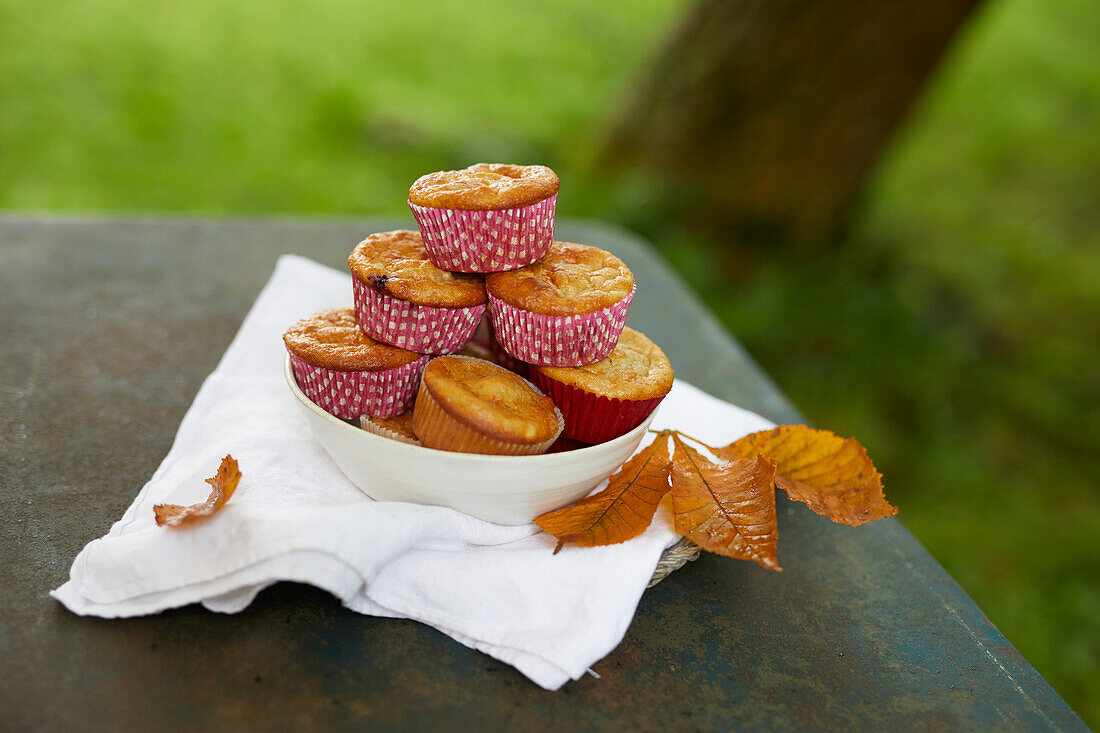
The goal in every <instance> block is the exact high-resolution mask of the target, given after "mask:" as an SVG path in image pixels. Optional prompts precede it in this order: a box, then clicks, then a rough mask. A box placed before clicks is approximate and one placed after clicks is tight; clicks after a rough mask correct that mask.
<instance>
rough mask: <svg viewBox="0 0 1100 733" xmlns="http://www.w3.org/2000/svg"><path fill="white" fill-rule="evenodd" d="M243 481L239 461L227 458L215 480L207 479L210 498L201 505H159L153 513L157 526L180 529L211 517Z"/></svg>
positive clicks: (230, 457)
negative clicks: (238, 465) (238, 483)
mask: <svg viewBox="0 0 1100 733" xmlns="http://www.w3.org/2000/svg"><path fill="white" fill-rule="evenodd" d="M240 480H241V471H240V469H239V468H238V467H237V461H235V460H234V459H233V456H226V457H225V458H223V459H222V463H221V465H220V466H218V473H217V474H215V475H214V477H213V478H208V479H206V483H208V484H210V486H211V491H210V497H209V498H208V499H207V500H206V501H204V502H202V503H200V504H192V505H191V506H180V505H179V504H157V505H156V506H154V507H153V513H154V514H155V515H156V518H157V526H158V527H163V526H164V525H168V526H169V527H180V526H183V525H185V524H191V523H193V522H197V521H199V520H201V519H204V518H206V517H209V516H210V515H212V514H214V512H216V511H218V510H219V509H221V508H222V507H223V506H225V502H226V501H228V500H229V497H231V496H233V492H234V491H235V490H236V488H237V482H239V481H240Z"/></svg>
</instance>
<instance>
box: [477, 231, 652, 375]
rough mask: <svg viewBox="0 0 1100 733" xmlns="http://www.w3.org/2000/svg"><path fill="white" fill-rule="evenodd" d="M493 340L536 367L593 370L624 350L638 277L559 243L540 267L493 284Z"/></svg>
mask: <svg viewBox="0 0 1100 733" xmlns="http://www.w3.org/2000/svg"><path fill="white" fill-rule="evenodd" d="M485 288H486V291H487V292H488V294H489V313H490V317H491V320H492V324H493V334H494V336H495V337H496V340H497V343H499V344H500V346H501V347H502V348H504V350H505V351H507V352H508V353H509V354H511V355H512V356H514V357H515V358H517V359H519V360H520V361H523V362H527V363H528V364H535V365H542V366H560V367H573V366H583V365H586V364H593V363H595V362H597V361H599V360H601V359H603V358H604V357H606V356H607V355H608V354H610V353H611V351H612V349H614V348H615V344H617V343H618V342H619V335H620V334H621V333H622V330H623V327H624V326H625V325H626V314H627V311H628V310H629V308H630V301H631V299H632V298H633V297H634V292H635V290H636V289H637V288H636V286H635V284H634V275H633V273H631V272H630V270H629V268H627V266H626V265H625V264H623V262H622V260H620V259H619V258H618V257H615V256H614V255H613V254H611V253H610V252H606V251H604V250H602V249H599V248H597V247H591V246H589V245H586V244H574V243H572V242H554V243H553V245H552V246H551V248H550V251H549V252H548V253H547V254H546V256H545V257H543V258H542V259H541V260H539V261H538V262H536V263H534V264H532V265H528V266H526V267H522V268H520V269H518V270H513V271H510V272H499V273H492V274H489V275H487V276H486V278H485Z"/></svg>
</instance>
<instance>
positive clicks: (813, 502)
mask: <svg viewBox="0 0 1100 733" xmlns="http://www.w3.org/2000/svg"><path fill="white" fill-rule="evenodd" d="M714 450H715V454H716V455H719V456H721V457H722V458H727V459H732V458H749V457H751V456H755V455H757V454H758V453H762V454H764V455H766V456H768V457H770V458H772V459H774V460H775V467H776V479H775V482H776V484H778V485H779V488H781V489H783V490H784V491H786V492H787V496H788V497H790V498H791V499H794V500H795V501H801V502H804V503H805V504H806V506H808V507H810V509H813V510H814V511H815V512H817V513H818V514H821V515H823V516H826V517H828V518H829V519H831V520H833V521H834V522H839V523H841V524H847V525H849V526H851V527H858V526H859V525H861V524H864V523H865V522H873V521H874V520H876V519H883V518H884V517H892V516H894V515H895V514H897V513H898V509H897V507H895V506H891V505H890V504H889V503H888V502H887V501H886V497H885V496H884V495H883V493H882V474H881V473H879V472H878V471H877V470H876V469H875V466H874V464H873V463H871V459H870V458H868V457H867V451H866V449H864V447H863V446H862V445H860V443H859V441H857V440H855V439H854V438H848V439H844V438H841V437H840V436H838V435H835V434H833V433H831V432H829V431H828V430H814V429H813V428H808V427H806V426H805V425H783V426H780V427H778V428H773V429H772V430H762V431H760V432H758V433H752V434H751V435H746V436H745V437H744V438H741V439H740V440H737V441H735V442H733V443H731V444H729V445H727V446H725V447H723V448H716V449H714Z"/></svg>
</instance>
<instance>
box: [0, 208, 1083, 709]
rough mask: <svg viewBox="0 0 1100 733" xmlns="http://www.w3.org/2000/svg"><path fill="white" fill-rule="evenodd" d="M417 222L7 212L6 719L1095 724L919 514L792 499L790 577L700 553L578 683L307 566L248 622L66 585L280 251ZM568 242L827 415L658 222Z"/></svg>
mask: <svg viewBox="0 0 1100 733" xmlns="http://www.w3.org/2000/svg"><path fill="white" fill-rule="evenodd" d="M410 225H411V222H410V221H393V220H389V221H383V220H343V221H333V220H308V219H307V220H264V221H208V220H153V219H138V220H94V219H91V220H90V219H60V220H59V219H20V218H6V219H0V339H2V347H0V373H2V375H3V380H2V382H0V384H2V390H0V436H2V438H0V441H2V442H0V477H2V478H0V484H2V488H0V508H2V512H3V522H4V531H3V535H2V539H0V552H2V555H0V559H2V562H0V577H2V588H3V592H4V598H5V603H4V614H3V621H2V624H0V710H2V711H3V716H2V720H3V723H4V725H7V726H11V727H12V729H17V730H22V729H31V728H47V729H56V728H66V729H71V728H112V729H118V728H124V729H131V728H136V729H144V728H150V727H157V728H160V729H165V730H174V729H194V728H234V729H239V728H253V727H261V726H263V727H271V726H289V725H293V726H296V727H307V728H314V727H316V728H331V727H345V726H351V725H357V726H367V725H370V726H387V727H391V726H404V727H413V728H427V727H438V726H447V727H458V726H477V727H478V728H490V729H491V728H520V729H529V728H536V729H537V728H542V727H550V726H553V727H556V728H569V727H574V726H586V727H588V726H608V727H611V726H614V727H626V726H630V727H634V728H639V729H643V730H656V729H668V728H671V727H674V726H675V727H676V728H679V729H688V730H693V729H700V730H725V729H729V728H731V727H733V726H738V727H759V728H769V729H770V728H807V727H809V728H824V727H828V728H834V727H846V728H847V727H856V726H858V727H859V728H864V729H874V728H887V729H896V728H912V727H917V728H932V727H935V728H964V729H966V728H983V729H984V728H989V727H997V728H1021V727H1023V728H1045V729H1064V730H1076V729H1084V728H1085V726H1084V724H1083V723H1082V722H1081V720H1080V719H1079V718H1078V717H1077V716H1076V715H1075V714H1074V713H1073V712H1072V711H1071V710H1070V709H1069V707H1068V706H1066V704H1065V703H1064V702H1063V701H1062V700H1061V699H1060V698H1059V697H1058V695H1057V693H1055V692H1054V690H1052V689H1051V688H1050V686H1049V685H1047V683H1046V682H1045V681H1044V680H1043V679H1042V678H1041V677H1040V676H1039V674H1038V673H1037V672H1036V671H1035V670H1034V669H1033V668H1032V667H1031V666H1030V665H1029V664H1028V663H1027V661H1026V660H1025V659H1024V658H1023V657H1022V656H1021V655H1020V654H1019V652H1017V651H1016V650H1015V649H1014V648H1013V647H1012V645H1011V644H1010V643H1009V642H1008V641H1007V640H1006V639H1005V638H1004V637H1003V636H1002V635H1001V634H1000V633H999V632H998V631H997V630H996V628H994V627H993V625H992V624H991V623H990V622H989V620H988V619H987V618H986V617H985V616H984V615H983V614H982V613H981V611H980V610H979V609H978V608H977V607H976V606H975V605H974V604H973V602H972V601H971V600H970V599H969V598H968V597H967V596H966V594H965V593H963V591H962V590H961V589H960V588H959V587H958V585H956V584H955V582H954V581H953V580H952V579H951V578H950V577H949V576H948V575H947V574H946V573H945V572H944V571H943V569H942V568H941V567H940V566H939V565H938V564H937V563H936V562H935V560H933V559H932V558H931V557H930V556H929V555H928V553H927V552H926V551H925V550H924V549H923V548H922V547H921V546H920V544H919V543H918V542H917V541H916V540H915V539H914V538H913V536H912V535H911V534H910V533H909V532H908V531H907V530H906V529H905V527H904V526H903V525H902V524H901V523H900V522H899V521H898V520H894V519H891V520H885V521H881V522H876V523H873V524H871V525H867V526H865V527H862V528H859V529H855V530H853V529H850V528H847V527H841V526H838V525H835V524H833V523H832V522H830V521H828V520H826V519H824V518H823V517H819V516H817V515H815V514H813V513H811V512H810V511H809V510H807V509H806V508H805V507H804V506H803V505H801V504H797V503H794V502H789V501H787V500H786V499H785V498H783V497H782V496H781V498H780V505H779V506H780V515H779V516H780V519H779V523H780V536H781V537H782V541H781V542H780V545H779V551H780V559H781V561H782V564H783V567H784V568H785V571H784V572H783V573H781V574H777V573H772V572H768V571H765V570H762V569H761V568H759V567H758V566H756V565H755V564H753V563H748V562H738V561H734V560H728V559H724V558H718V557H712V556H704V557H703V558H701V559H700V560H698V561H697V562H694V563H690V564H689V565H687V566H686V567H684V568H683V569H681V570H679V571H677V572H675V573H673V574H672V575H671V576H670V577H668V578H667V579H666V580H664V581H663V582H661V583H660V584H659V585H658V586H656V587H655V588H653V589H651V590H649V591H647V592H646V594H645V595H644V596H643V598H642V601H641V604H640V606H639V608H638V612H637V615H636V617H635V619H634V622H633V624H632V625H631V627H630V630H629V631H628V632H627V635H626V638H625V639H624V641H623V642H622V644H621V645H620V646H619V647H618V648H617V649H616V650H615V651H613V652H612V653H611V654H610V655H609V656H608V657H606V658H605V659H604V660H602V661H601V662H599V663H597V664H596V665H595V666H594V668H595V670H596V671H597V672H598V673H599V674H600V675H601V677H602V679H599V680H597V679H595V678H592V677H586V678H584V679H582V680H580V681H578V682H574V683H570V684H568V685H566V687H564V688H563V689H562V690H560V691H558V692H554V693H551V692H545V691H543V690H541V689H539V688H538V687H537V686H535V685H534V684H532V683H530V682H528V681H527V680H526V679H525V678H523V677H522V676H521V675H520V674H519V673H518V672H516V671H514V670H513V669H512V668H511V667H508V666H507V665H504V664H502V663H499V662H497V661H495V660H493V659H491V658H489V657H486V656H483V655H481V654H479V653H478V652H475V651H471V650H469V649H466V648H465V647H462V646H460V645H459V644H457V643H455V642H453V641H451V640H450V639H448V638H446V637H445V636H443V635H442V634H440V633H438V632H436V631H435V630H433V629H431V628H429V627H426V626H422V625H420V624H417V623H413V622H410V621H396V620H389V619H379V618H371V617H365V616H359V615H357V614H354V613H352V612H350V611H347V610H345V609H343V608H342V607H340V605H339V603H338V602H337V601H336V600H335V599H334V598H332V597H331V596H329V595H327V594H326V593H324V592H322V591H319V590H316V589H313V588H311V587H309V586H304V585H296V584H290V583H281V584H278V585H276V586H274V587H272V588H270V589H268V590H266V591H264V592H263V593H261V594H260V596H259V597H258V598H257V599H256V601H255V602H254V603H253V604H252V606H250V607H249V608H248V609H247V610H246V611H244V612H243V613H240V614H237V615H232V616H223V615H217V614H213V613H210V612H207V611H205V610H203V609H202V608H201V607H198V606H190V607H187V608H183V609H179V610H175V611H170V612H166V613H162V614H159V615H157V616H152V617H146V618H136V619H128V620H115V621H106V620H101V619H92V618H80V617H78V616H74V615H72V614H70V613H69V612H68V611H66V610H65V609H64V608H63V607H62V606H61V605H60V604H58V603H56V602H54V601H53V600H51V599H50V598H49V597H48V596H47V592H48V591H49V589H51V588H53V587H56V586H57V585H59V584H60V583H61V582H62V581H63V580H64V579H65V578H66V577H67V574H68V570H69V565H70V563H71V561H72V559H73V557H74V556H75V555H76V554H77V552H78V551H79V550H80V548H81V547H82V546H83V545H84V544H85V543H87V542H89V541H90V540H92V539H94V538H96V537H99V536H101V535H102V534H104V533H105V532H106V531H107V529H108V528H109V527H110V525H111V523H112V522H114V521H115V520H116V519H118V518H119V517H120V516H121V515H122V513H123V511H124V510H125V509H126V507H127V506H128V505H129V504H130V502H131V500H132V498H133V496H134V495H135V493H136V492H137V490H138V489H139V488H140V487H141V485H142V484H143V483H144V481H145V480H146V479H147V478H148V476H149V475H150V474H151V473H152V471H153V470H154V469H155V468H156V466H157V465H158V464H159V462H160V461H161V459H162V458H163V456H164V455H165V453H166V452H167V451H168V448H169V446H170V444H171V441H172V438H173V436H174V434H175V430H176V426H177V425H178V423H179V420H180V419H181V418H182V416H183V413H184V411H185V410H186V408H187V407H188V405H189V404H190V402H191V400H192V398H193V397H194V395H195V393H196V392H197V390H198V387H199V385H200V383H201V382H202V379H203V378H204V377H205V376H206V375H207V374H208V373H209V372H210V371H211V370H212V369H213V368H214V365H215V364H216V363H217V360H218V358H219V357H220V355H221V354H222V352H223V351H224V349H225V348H226V346H227V345H228V344H229V340H230V339H231V337H232V336H233V334H234V333H235V332H236V330H237V328H238V326H239V325H240V321H241V319H242V318H243V316H244V314H245V312H246V311H247V309H248V308H249V306H250V305H251V303H252V301H253V299H254V298H255V297H256V295H257V294H258V292H259V290H260V287H261V286H262V285H263V284H264V282H266V280H267V278H268V277H269V276H270V274H271V271H272V268H273V267H274V264H275V259H276V257H277V256H278V255H279V254H281V253H284V252H296V253H299V254H303V255H306V256H309V257H312V258H314V259H317V260H319V261H321V262H324V263H326V264H329V265H331V266H334V267H338V268H342V267H344V262H345V258H346V256H347V253H348V252H349V251H350V249H351V248H352V246H354V244H355V243H356V242H357V241H359V239H361V238H362V236H364V235H365V234H366V233H369V232H371V231H379V230H383V229H390V228H397V227H399V226H410ZM558 238H560V239H566V240H572V241H583V242H589V243H592V244H596V245H598V246H601V247H604V248H606V249H609V250H611V251H612V252H615V253H616V254H618V255H619V256H620V257H622V258H623V259H624V260H625V261H626V262H627V263H628V264H629V266H630V267H631V269H632V270H633V271H634V273H635V275H636V278H637V283H638V294H637V297H636V299H635V301H634V304H633V305H632V308H631V312H630V318H629V322H630V324H631V325H633V326H635V327H637V328H639V329H641V330H643V331H645V332H646V333H647V334H648V335H649V336H650V337H652V338H653V339H654V340H655V341H657V342H658V343H660V344H661V345H662V346H663V347H664V349H665V350H666V352H667V353H668V354H669V357H670V358H671V359H672V362H673V366H674V367H675V369H676V372H677V375H678V376H679V377H682V378H684V379H686V380H687V381H689V382H692V383H693V384H695V385H696V386H698V387H701V388H702V389H704V390H706V391H708V392H710V393H711V394H714V395H716V396H718V397H721V398H723V399H726V400H728V401H730V402H733V403H735V404H739V405H741V406H744V407H747V408H749V409H752V410H755V411H757V412H760V413H762V414H764V415H766V416H768V417H769V418H771V419H773V420H775V421H777V422H801V418H800V417H799V415H798V413H797V411H796V410H795V409H794V408H793V407H792V406H791V405H790V404H789V403H788V402H787V401H786V399H785V398H784V397H783V396H782V395H781V394H780V393H779V391H778V390H777V389H776V388H775V386H774V385H773V384H772V383H771V382H770V381H769V379H768V378H767V377H766V376H765V375H764V374H763V373H762V372H761V370H760V369H759V367H757V366H756V365H755V364H754V363H753V361H752V360H751V358H750V357H749V356H748V355H747V354H746V353H745V352H744V350H743V349H742V348H741V347H740V346H739V345H738V344H737V343H736V342H735V341H734V340H733V339H732V338H731V337H730V335H729V334H728V333H726V332H725V330H724V329H723V328H722V326H721V325H720V324H719V323H718V322H717V321H716V320H715V318H714V317H713V316H712V315H710V314H709V313H708V312H707V311H706V310H705V309H704V308H703V307H702V306H701V304H700V303H699V301H698V299H697V298H696V297H695V296H694V295H693V294H691V293H690V291H688V290H687V288H686V287H685V286H684V285H683V283H682V282H681V281H680V280H678V279H677V278H676V276H675V275H674V274H672V273H671V272H670V270H669V268H668V267H667V266H666V265H665V264H664V263H663V262H662V261H661V260H660V259H659V258H658V257H657V256H656V255H655V254H654V252H653V251H652V250H651V249H650V248H649V247H648V246H647V245H646V244H645V243H643V242H641V241H639V240H638V239H637V238H635V237H632V236H630V235H628V234H626V233H625V232H622V231H620V230H616V229H613V228H609V227H606V226H601V225H597V224H592V223H582V222H568V221H567V222H562V223H560V224H559V227H558ZM349 300H350V297H349ZM888 479H889V477H887V481H888ZM902 514H903V516H904V507H903V512H902Z"/></svg>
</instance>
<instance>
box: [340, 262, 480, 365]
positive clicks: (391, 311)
mask: <svg viewBox="0 0 1100 733" xmlns="http://www.w3.org/2000/svg"><path fill="white" fill-rule="evenodd" d="M352 290H353V295H354V299H355V315H356V318H357V319H358V321H359V327H360V328H361V329H363V333H365V334H367V335H368V336H370V337H371V338H373V339H375V340H377V341H381V342H382V343H385V344H389V345H391V346H397V347H398V348H402V349H408V350H409V351H415V352H416V353H418V354H453V353H455V352H456V351H461V350H462V347H464V346H465V345H466V343H467V342H468V341H469V340H470V338H471V337H472V336H473V335H474V331H475V330H476V329H477V324H478V322H479V321H480V320H481V316H482V314H483V313H484V312H485V305H484V304H482V305H477V306H473V307H471V308H439V307H435V306H430V305H418V304H416V303H410V302H409V301H407V300H399V299H398V298H394V297H392V296H389V295H387V294H385V293H382V292H379V291H378V290H375V289H374V288H372V287H371V286H370V285H368V284H366V283H364V282H363V281H362V280H360V279H358V278H355V277H353V278H352Z"/></svg>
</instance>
